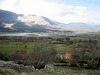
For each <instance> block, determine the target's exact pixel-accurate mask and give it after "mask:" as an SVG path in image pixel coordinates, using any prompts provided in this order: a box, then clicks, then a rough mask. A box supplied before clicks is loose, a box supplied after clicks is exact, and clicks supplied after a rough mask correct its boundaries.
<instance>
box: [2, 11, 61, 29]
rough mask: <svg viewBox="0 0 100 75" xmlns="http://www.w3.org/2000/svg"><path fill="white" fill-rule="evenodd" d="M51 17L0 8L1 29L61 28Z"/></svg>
mask: <svg viewBox="0 0 100 75" xmlns="http://www.w3.org/2000/svg"><path fill="white" fill-rule="evenodd" d="M59 28H60V27H59V26H57V25H56V24H55V23H54V22H53V21H51V20H50V19H48V18H46V17H43V16H37V15H23V14H16V13H13V12H9V11H4V10H0V31H47V30H55V29H59Z"/></svg>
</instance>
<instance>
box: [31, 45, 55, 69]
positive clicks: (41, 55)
mask: <svg viewBox="0 0 100 75" xmlns="http://www.w3.org/2000/svg"><path fill="white" fill-rule="evenodd" d="M55 56H56V50H55V48H54V47H47V45H42V44H37V45H36V46H35V48H34V49H33V50H32V51H31V52H30V60H31V61H32V64H33V65H34V67H35V68H37V69H41V68H43V67H44V66H45V65H46V64H48V63H51V62H52V61H53V59H54V57H55Z"/></svg>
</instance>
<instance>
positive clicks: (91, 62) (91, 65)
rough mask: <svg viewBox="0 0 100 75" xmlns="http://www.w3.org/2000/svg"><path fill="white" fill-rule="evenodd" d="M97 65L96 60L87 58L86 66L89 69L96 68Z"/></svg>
mask: <svg viewBox="0 0 100 75" xmlns="http://www.w3.org/2000/svg"><path fill="white" fill-rule="evenodd" d="M97 66H98V61H95V60H93V59H91V60H87V67H88V68H90V69H96V68H97Z"/></svg>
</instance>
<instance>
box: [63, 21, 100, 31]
mask: <svg viewBox="0 0 100 75" xmlns="http://www.w3.org/2000/svg"><path fill="white" fill-rule="evenodd" d="M63 29H64V30H66V29H67V30H78V31H100V25H89V24H86V23H80V22H79V23H78V22H77V23H75V22H74V23H69V24H66V25H64V26H63Z"/></svg>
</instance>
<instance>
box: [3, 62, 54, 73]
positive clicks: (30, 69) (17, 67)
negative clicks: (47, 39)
mask: <svg viewBox="0 0 100 75" xmlns="http://www.w3.org/2000/svg"><path fill="white" fill-rule="evenodd" d="M2 67H6V68H10V69H15V70H18V71H21V72H54V66H53V65H52V64H47V65H45V67H44V68H43V69H40V70H38V69H35V68H34V66H24V65H23V64H16V63H14V62H12V61H9V62H3V63H2Z"/></svg>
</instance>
